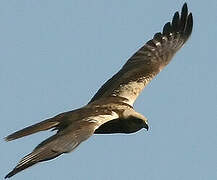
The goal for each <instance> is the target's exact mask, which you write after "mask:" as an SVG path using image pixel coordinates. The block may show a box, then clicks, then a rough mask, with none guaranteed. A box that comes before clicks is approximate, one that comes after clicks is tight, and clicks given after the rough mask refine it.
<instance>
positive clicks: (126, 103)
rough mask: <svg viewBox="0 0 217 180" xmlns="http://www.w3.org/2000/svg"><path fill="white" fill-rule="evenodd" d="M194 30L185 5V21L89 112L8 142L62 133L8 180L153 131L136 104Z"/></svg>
mask: <svg viewBox="0 0 217 180" xmlns="http://www.w3.org/2000/svg"><path fill="white" fill-rule="evenodd" d="M192 27H193V18H192V14H191V13H188V8H187V4H186V3H185V4H184V5H183V7H182V12H181V16H180V15H179V13H178V12H176V13H175V14H174V17H173V20H172V23H170V22H168V23H166V24H165V26H164V28H163V32H162V33H156V34H155V35H154V37H153V39H152V40H150V41H148V42H147V43H146V44H145V45H144V46H143V47H142V48H140V49H139V50H138V51H137V52H136V53H135V54H134V55H133V56H132V57H131V58H130V59H129V60H128V61H127V62H126V64H125V65H124V66H123V67H122V68H121V70H120V71H119V72H118V73H117V74H115V75H114V76H113V77H112V78H111V79H109V80H108V81H107V82H106V83H105V84H104V85H103V86H102V87H101V88H100V89H99V90H98V92H97V93H96V94H95V96H94V97H93V98H92V99H91V101H90V102H89V103H88V104H87V105H86V106H84V107H82V108H80V109H76V110H73V111H70V112H65V113H62V114H59V115H57V116H55V117H53V118H50V119H47V120H44V121H42V122H40V123H37V124H35V125H32V126H29V127H27V128H24V129H22V130H20V131H17V132H15V133H13V134H11V135H9V136H7V137H6V138H5V139H6V141H11V140H15V139H18V138H21V137H24V136H27V135H30V134H33V133H37V132H39V131H44V130H48V129H52V130H57V133H56V134H55V135H53V136H51V137H50V138H48V139H46V140H45V141H43V142H42V143H40V144H39V145H38V146H37V147H36V148H35V149H34V150H33V151H32V152H31V153H30V154H28V155H27V156H25V157H24V158H22V159H21V161H20V162H19V163H18V164H17V166H16V167H15V168H14V169H13V170H12V171H11V172H10V173H9V174H7V175H6V176H5V178H9V177H11V176H13V175H15V174H16V173H18V172H20V171H22V170H24V169H26V168H28V167H30V166H32V165H34V164H36V163H38V162H42V161H46V160H49V159H53V158H55V157H57V156H59V155H61V154H63V153H68V152H70V151H72V150H74V149H75V148H76V147H77V146H78V145H79V144H80V143H81V142H83V141H84V140H86V139H88V138H89V137H90V136H92V135H93V134H94V133H95V134H110V133H133V132H136V131H138V130H140V129H142V128H146V129H148V124H147V119H146V118H145V117H144V116H143V115H141V114H139V113H138V112H136V111H135V110H134V109H133V107H132V106H133V103H134V101H135V100H136V98H137V97H138V95H139V94H140V93H141V91H142V90H143V88H144V87H145V86H146V85H147V84H148V83H149V82H150V81H151V79H153V78H154V77H155V76H156V75H157V74H158V73H159V72H160V71H161V70H162V69H163V68H164V67H165V66H166V65H167V64H168V63H169V62H170V61H171V59H172V57H173V56H174V54H175V53H176V52H177V51H178V50H179V49H180V48H181V47H182V45H183V44H184V43H185V42H186V41H187V39H188V38H189V37H190V35H191V32H192Z"/></svg>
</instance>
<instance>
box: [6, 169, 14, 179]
mask: <svg viewBox="0 0 217 180" xmlns="http://www.w3.org/2000/svg"><path fill="white" fill-rule="evenodd" d="M15 174H16V173H15V172H14V170H13V171H11V172H9V173H8V174H7V175H6V176H5V179H7V178H10V177H12V176H13V175H15Z"/></svg>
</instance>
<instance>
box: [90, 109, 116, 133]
mask: <svg viewBox="0 0 217 180" xmlns="http://www.w3.org/2000/svg"><path fill="white" fill-rule="evenodd" d="M117 118H119V115H118V114H117V113H116V112H114V111H112V113H111V114H110V115H108V114H107V115H97V116H90V117H88V118H87V119H86V121H88V122H94V123H96V124H97V125H98V126H97V127H96V129H97V128H98V127H99V126H101V125H102V124H104V123H106V122H108V121H111V120H113V119H117Z"/></svg>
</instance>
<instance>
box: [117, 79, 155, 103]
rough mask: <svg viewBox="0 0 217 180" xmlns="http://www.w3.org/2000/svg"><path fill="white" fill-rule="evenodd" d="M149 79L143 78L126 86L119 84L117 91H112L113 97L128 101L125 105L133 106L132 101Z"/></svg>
mask: <svg viewBox="0 0 217 180" xmlns="http://www.w3.org/2000/svg"><path fill="white" fill-rule="evenodd" d="M151 79H152V77H148V78H147V77H143V78H140V80H139V81H130V82H129V83H127V84H123V85H122V84H121V85H120V86H119V88H118V89H115V90H114V93H113V96H120V97H124V98H126V99H128V101H127V102H125V103H128V104H129V105H131V106H133V103H134V101H135V100H136V98H137V97H138V96H139V94H140V93H141V91H142V90H143V89H144V87H145V86H146V85H147V84H148V83H149V82H150V81H151Z"/></svg>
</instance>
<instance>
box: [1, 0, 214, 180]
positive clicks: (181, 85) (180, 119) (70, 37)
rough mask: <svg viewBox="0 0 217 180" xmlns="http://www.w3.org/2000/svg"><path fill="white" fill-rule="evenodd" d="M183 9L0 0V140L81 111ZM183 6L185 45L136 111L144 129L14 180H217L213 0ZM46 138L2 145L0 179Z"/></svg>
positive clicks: (155, 2) (100, 0) (87, 146)
mask: <svg viewBox="0 0 217 180" xmlns="http://www.w3.org/2000/svg"><path fill="white" fill-rule="evenodd" d="M183 3H184V1H182V0H175V1H174V0H166V1H159V0H133V1H132V0H109V1H108V0H91V1H87V0H82V1H81V0H61V1H60V0H43V1H42V0H2V1H1V2H0V51H1V53H0V57H1V58H0V82H1V91H0V99H1V100H0V114H1V115H0V117H1V126H0V137H2V138H3V137H5V136H6V135H8V134H10V133H12V132H13V131H15V130H19V129H21V128H23V127H25V126H27V125H31V124H34V123H36V122H39V121H41V120H43V119H45V118H48V117H51V116H54V115H56V114H58V113H60V112H63V111H69V110H71V109H74V108H78V107H80V106H82V105H85V104H86V103H87V102H88V101H89V100H90V98H91V97H92V96H93V95H94V93H95V92H96V91H97V90H98V89H99V87H100V86H101V85H102V84H103V83H104V82H105V81H106V80H107V79H108V78H110V77H111V76H112V75H113V74H114V73H115V72H117V71H118V70H119V69H120V67H121V66H122V65H123V64H124V63H125V61H126V60H127V59H128V58H129V57H130V56H131V55H132V54H133V53H134V52H135V51H136V50H137V49H138V48H139V47H141V46H142V45H143V44H144V43H145V42H146V41H147V40H149V39H150V38H152V37H153V34H154V33H156V32H158V31H160V30H162V27H163V25H164V24H165V23H166V22H167V21H170V20H171V19H172V16H173V14H174V13H175V11H177V10H179V11H180V9H181V7H182V5H183ZM188 7H189V9H190V11H192V13H193V16H194V29H193V33H192V36H191V38H190V39H189V41H188V42H187V44H186V45H185V46H184V48H182V49H181V51H179V52H178V53H177V55H176V56H175V58H174V59H173V61H172V62H171V63H170V64H169V65H168V66H167V67H166V68H165V69H164V70H163V71H162V72H161V73H160V74H159V75H158V76H157V78H156V79H154V80H153V81H152V82H151V83H150V84H149V86H148V87H147V88H146V89H145V90H144V91H143V93H142V94H141V95H140V97H139V98H138V99H137V101H136V103H135V109H136V110H137V111H138V112H140V113H142V114H144V115H145V116H146V117H147V118H148V119H149V125H150V131H148V132H146V131H145V130H141V131H139V132H137V133H135V134H131V135H94V136H93V137H91V138H90V139H89V140H88V141H86V142H84V143H83V144H82V145H81V146H80V147H79V148H78V149H76V151H75V152H72V153H70V154H66V155H62V156H61V157H59V158H57V159H55V160H52V161H49V162H46V163H41V164H39V165H37V166H34V167H32V168H30V169H28V170H26V171H23V172H21V173H19V174H17V175H16V176H14V179H16V180H27V179H33V180H38V179H50V180H51V179H52V180H53V179H62V178H63V179H72V180H85V179H89V180H111V179H114V180H115V179H117V180H133V179H136V180H137V179H138V180H140V179H141V180H144V179H147V180H159V179H163V180H184V179H196V180H204V179H207V180H212V179H213V180H214V179H217V155H216V153H217V141H216V139H217V47H216V40H217V39H216V34H217V14H216V12H217V1H216V0H209V1H196V0H194V1H189V2H188ZM51 134H52V133H50V132H47V133H39V134H36V135H32V136H29V137H26V138H22V139H20V140H16V141H14V142H9V143H7V142H4V140H3V139H2V140H1V142H0V149H1V168H0V176H1V177H2V178H3V177H4V175H6V173H8V172H9V171H10V170H11V169H12V168H13V167H14V166H15V165H16V163H17V162H18V160H20V158H22V157H23V156H24V155H26V154H27V153H29V152H30V151H32V149H33V148H34V147H35V146H36V145H37V144H38V143H39V142H41V141H42V140H44V139H45V138H46V137H48V136H49V135H51Z"/></svg>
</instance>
